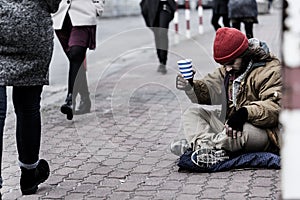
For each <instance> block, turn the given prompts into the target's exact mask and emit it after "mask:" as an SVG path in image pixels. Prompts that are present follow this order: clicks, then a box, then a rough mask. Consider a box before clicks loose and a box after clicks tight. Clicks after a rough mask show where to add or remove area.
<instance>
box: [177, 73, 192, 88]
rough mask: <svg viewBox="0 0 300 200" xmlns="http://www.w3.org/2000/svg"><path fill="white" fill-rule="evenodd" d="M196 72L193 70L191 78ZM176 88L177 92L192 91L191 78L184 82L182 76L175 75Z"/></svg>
mask: <svg viewBox="0 0 300 200" xmlns="http://www.w3.org/2000/svg"><path fill="white" fill-rule="evenodd" d="M195 73H196V71H194V70H193V76H194V75H195ZM176 88H177V89H178V90H184V91H190V90H192V89H193V78H191V79H190V80H186V79H184V78H183V76H182V74H177V77H176Z"/></svg>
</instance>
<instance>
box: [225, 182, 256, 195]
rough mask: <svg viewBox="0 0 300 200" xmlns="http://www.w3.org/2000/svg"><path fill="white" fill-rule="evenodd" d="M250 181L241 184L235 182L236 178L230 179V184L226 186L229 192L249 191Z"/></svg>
mask: <svg viewBox="0 0 300 200" xmlns="http://www.w3.org/2000/svg"><path fill="white" fill-rule="evenodd" d="M249 184H250V183H249V182H246V183H243V184H241V183H240V182H235V181H234V180H232V181H229V182H228V185H227V186H226V188H227V192H242V193H244V192H247V191H249V190H250V188H249Z"/></svg>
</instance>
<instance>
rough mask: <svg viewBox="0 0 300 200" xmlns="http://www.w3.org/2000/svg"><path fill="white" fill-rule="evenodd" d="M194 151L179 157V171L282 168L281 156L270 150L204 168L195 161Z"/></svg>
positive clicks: (240, 156)
mask: <svg viewBox="0 0 300 200" xmlns="http://www.w3.org/2000/svg"><path fill="white" fill-rule="evenodd" d="M192 153H193V151H186V152H185V153H184V154H183V155H182V156H181V157H180V159H179V162H178V163H177V165H178V166H179V171H189V172H221V171H228V170H232V169H241V168H265V169H280V156H278V155H276V154H273V153H268V152H256V153H246V154H241V155H238V156H235V157H231V158H230V159H229V160H225V161H222V162H219V163H217V164H215V165H213V166H211V167H207V168H202V167H199V166H198V165H196V164H195V163H193V161H192V160H191V155H192Z"/></svg>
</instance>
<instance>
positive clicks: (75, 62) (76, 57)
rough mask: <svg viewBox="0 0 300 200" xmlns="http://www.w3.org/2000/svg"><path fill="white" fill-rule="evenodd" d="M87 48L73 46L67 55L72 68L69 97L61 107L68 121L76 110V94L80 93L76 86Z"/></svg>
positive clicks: (69, 79) (70, 69)
mask: <svg viewBox="0 0 300 200" xmlns="http://www.w3.org/2000/svg"><path fill="white" fill-rule="evenodd" d="M86 50H87V48H86V47H82V46H72V47H71V48H70V50H69V51H68V53H67V56H68V59H69V63H70V68H69V78H68V95H67V98H66V101H65V104H63V105H62V106H61V112H62V113H64V114H66V115H67V119H68V120H72V119H73V110H74V103H75V102H74V99H75V95H74V94H75V93H76V94H77V92H78V86H77V85H75V81H76V78H77V74H78V71H79V69H80V67H81V65H82V63H83V61H84V58H85V54H86Z"/></svg>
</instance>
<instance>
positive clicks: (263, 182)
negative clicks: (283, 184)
mask: <svg viewBox="0 0 300 200" xmlns="http://www.w3.org/2000/svg"><path fill="white" fill-rule="evenodd" d="M271 177H272V176H271ZM271 177H269V178H268V177H258V178H256V179H254V180H253V181H252V182H253V183H252V184H254V185H255V186H265V187H268V186H270V185H272V184H273V181H272V179H270V178H271Z"/></svg>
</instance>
